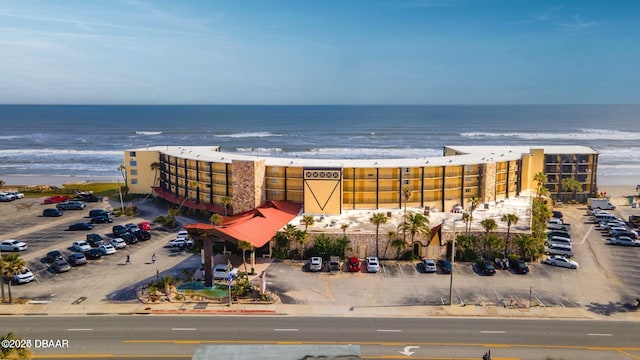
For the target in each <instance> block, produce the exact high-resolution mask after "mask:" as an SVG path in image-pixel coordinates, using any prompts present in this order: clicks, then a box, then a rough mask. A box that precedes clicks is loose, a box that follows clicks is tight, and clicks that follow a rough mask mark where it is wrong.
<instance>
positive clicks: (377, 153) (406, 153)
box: [285, 147, 442, 159]
mask: <svg viewBox="0 0 640 360" xmlns="http://www.w3.org/2000/svg"><path fill="white" fill-rule="evenodd" d="M285 156H294V157H295V156H297V157H301V158H337V159H348V158H354V159H372V158H381V159H392V158H398V159H406V158H424V157H437V156H442V150H440V149H416V148H411V149H406V148H352V147H335V148H312V149H309V150H307V151H295V152H287V153H286V155H285Z"/></svg>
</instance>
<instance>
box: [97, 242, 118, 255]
mask: <svg viewBox="0 0 640 360" xmlns="http://www.w3.org/2000/svg"><path fill="white" fill-rule="evenodd" d="M98 250H100V252H101V253H102V255H113V254H115V253H116V248H114V247H113V245H111V244H102V245H100V246H98Z"/></svg>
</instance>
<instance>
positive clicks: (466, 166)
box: [124, 145, 598, 215]
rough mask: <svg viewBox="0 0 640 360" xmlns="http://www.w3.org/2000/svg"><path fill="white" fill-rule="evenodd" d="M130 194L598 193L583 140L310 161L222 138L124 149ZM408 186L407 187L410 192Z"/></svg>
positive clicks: (345, 201)
mask: <svg viewBox="0 0 640 360" xmlns="http://www.w3.org/2000/svg"><path fill="white" fill-rule="evenodd" d="M124 161H125V162H124V165H125V168H126V169H125V171H126V182H127V187H128V189H129V192H130V193H140V194H146V193H150V192H151V191H152V189H153V191H154V192H155V194H156V195H157V196H160V197H162V198H165V199H167V200H168V201H171V202H174V203H181V204H182V205H183V207H187V208H193V209H199V210H205V211H210V212H218V213H223V214H224V213H225V208H224V205H223V203H225V202H226V201H228V200H230V206H229V207H228V208H227V211H228V214H229V215H231V214H238V213H242V212H245V211H248V210H252V209H254V208H256V207H258V206H260V205H262V204H264V203H266V202H268V201H271V200H286V201H290V202H293V203H298V204H301V205H302V209H303V212H304V214H308V215H335V214H341V213H342V212H343V211H344V210H356V209H392V208H402V207H403V206H404V204H405V202H404V197H403V193H404V191H407V192H408V194H409V197H408V200H407V206H408V207H422V208H425V209H433V208H435V209H437V210H438V211H450V210H451V209H452V208H453V207H454V206H455V205H458V204H461V205H463V206H464V204H466V203H467V200H468V199H469V198H471V197H472V196H477V197H478V198H479V199H480V202H481V203H492V202H496V201H500V200H501V199H506V198H510V197H514V196H518V195H519V194H520V193H521V192H523V191H526V190H533V189H535V187H536V183H535V182H534V181H533V177H534V175H535V174H536V173H538V172H544V173H545V174H546V175H547V182H546V184H545V186H546V187H547V188H548V189H549V190H550V194H551V197H552V198H555V199H556V200H567V199H569V198H571V197H573V194H572V193H571V194H570V193H568V192H566V191H563V189H562V179H564V178H572V179H575V180H577V181H578V182H579V183H580V184H582V190H581V191H578V192H577V194H576V198H577V199H578V200H584V199H586V198H587V197H589V196H594V195H595V194H596V193H597V185H596V184H597V177H596V174H597V164H598V153H597V151H595V150H593V149H591V148H589V147H585V146H557V145H553V146H546V145H545V146H445V147H444V148H443V156H441V157H425V158H403V159H306V158H298V157H295V158H286V157H259V156H252V155H244V154H239V153H232V152H223V151H221V149H220V147H217V146H155V147H146V148H139V149H130V150H126V151H125V154H124ZM404 189H406V190H404Z"/></svg>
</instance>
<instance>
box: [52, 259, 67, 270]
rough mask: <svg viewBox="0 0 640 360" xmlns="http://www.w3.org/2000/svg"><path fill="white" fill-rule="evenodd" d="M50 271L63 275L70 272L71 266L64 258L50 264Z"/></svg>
mask: <svg viewBox="0 0 640 360" xmlns="http://www.w3.org/2000/svg"><path fill="white" fill-rule="evenodd" d="M51 269H53V271H55V272H57V273H63V272H67V271H69V270H71V265H69V262H67V260H65V259H64V258H60V259H57V260H56V261H54V262H53V263H51Z"/></svg>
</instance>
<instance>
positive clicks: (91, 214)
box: [89, 209, 111, 218]
mask: <svg viewBox="0 0 640 360" xmlns="http://www.w3.org/2000/svg"><path fill="white" fill-rule="evenodd" d="M96 216H111V213H110V212H109V211H107V210H103V209H93V210H89V217H90V218H94V217H96Z"/></svg>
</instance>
